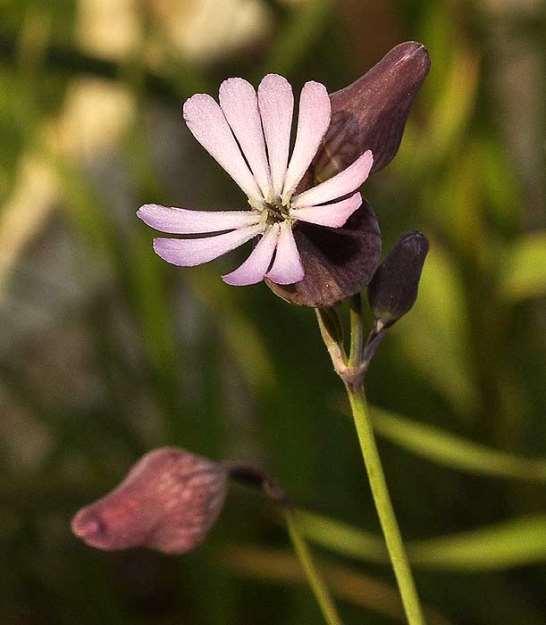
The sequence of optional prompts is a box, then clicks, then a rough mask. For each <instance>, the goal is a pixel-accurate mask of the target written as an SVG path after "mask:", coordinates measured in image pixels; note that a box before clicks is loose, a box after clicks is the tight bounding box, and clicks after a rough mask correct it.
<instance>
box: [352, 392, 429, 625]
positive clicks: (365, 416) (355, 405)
mask: <svg viewBox="0 0 546 625" xmlns="http://www.w3.org/2000/svg"><path fill="white" fill-rule="evenodd" d="M346 388H347V393H348V395H349V401H350V403H351V409H352V412H353V418H354V422H355V426H356V431H357V433H358V440H359V442H360V448H361V450H362V457H363V458H364V464H365V466H366V471H367V473H368V479H369V481H370V487H371V490H372V495H373V498H374V502H375V507H376V509H377V514H378V516H379V521H380V523H381V528H382V530H383V535H384V537H385V542H386V544H387V550H388V552H389V556H390V559H391V563H392V567H393V569H394V574H395V576H396V581H397V582H398V588H399V590H400V595H401V597H402V604H403V605H404V610H405V612H406V617H407V619H408V623H409V624H410V625H424V623H425V621H424V618H423V612H422V610H421V605H420V602H419V596H418V595H417V590H416V588H415V582H414V581H413V575H412V572H411V568H410V565H409V561H408V557H407V555H406V550H405V547H404V543H403V542H402V536H401V534H400V528H399V527H398V522H397V520H396V516H395V514H394V510H393V507H392V503H391V498H390V495H389V490H388V488H387V482H386V480H385V474H384V472H383V466H382V464H381V459H380V457H379V452H378V449H377V444H376V441H375V435H374V431H373V427H372V423H371V420H370V414H369V410H368V404H367V402H366V397H365V394H364V389H363V388H362V386H360V387H358V388H356V389H355V388H351V387H350V386H348V385H346Z"/></svg>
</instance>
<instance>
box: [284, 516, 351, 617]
mask: <svg viewBox="0 0 546 625" xmlns="http://www.w3.org/2000/svg"><path fill="white" fill-rule="evenodd" d="M297 515H298V513H297V511H296V510H294V509H293V508H291V507H290V506H287V507H285V508H284V519H285V521H286V526H287V528H288V534H289V536H290V540H291V541H292V546H293V547H294V551H295V553H296V555H297V557H298V559H299V561H300V564H301V568H302V569H303V572H304V573H305V577H306V578H307V582H308V583H309V586H310V588H311V590H312V591H313V594H314V595H315V599H316V600H317V603H318V605H319V607H320V610H321V612H322V615H323V616H324V620H325V621H326V623H327V624H328V625H342V621H341V618H340V616H339V614H338V611H337V608H336V605H335V603H334V599H333V597H332V595H331V594H330V591H329V590H328V586H327V585H326V583H325V581H324V580H323V578H322V576H321V574H320V572H319V570H318V568H317V567H316V565H315V563H314V561H313V558H312V556H311V551H310V550H309V547H308V545H307V542H306V541H305V539H304V537H303V533H302V532H301V530H300V525H299V520H298V516H297Z"/></svg>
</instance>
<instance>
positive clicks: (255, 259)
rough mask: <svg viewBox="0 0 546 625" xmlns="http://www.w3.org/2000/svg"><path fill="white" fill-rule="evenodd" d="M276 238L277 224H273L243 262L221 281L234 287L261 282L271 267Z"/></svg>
mask: <svg viewBox="0 0 546 625" xmlns="http://www.w3.org/2000/svg"><path fill="white" fill-rule="evenodd" d="M278 238H279V224H275V225H273V226H271V227H270V228H269V229H268V230H267V231H266V232H265V234H264V235H263V237H262V238H261V239H260V241H259V242H258V244H257V245H256V247H255V248H254V249H253V250H252V252H251V254H250V256H249V257H248V258H247V259H246V260H245V262H244V263H243V264H242V265H241V266H240V267H238V268H237V269H235V271H232V272H231V273H228V274H227V275H225V276H222V280H223V281H224V282H227V283H228V284H232V285H234V286H247V285H249V284H256V283H257V282H261V281H262V280H263V279H264V276H265V273H266V271H267V270H268V269H269V265H271V259H272V258H273V253H274V252H275V247H276V245H277V240H278Z"/></svg>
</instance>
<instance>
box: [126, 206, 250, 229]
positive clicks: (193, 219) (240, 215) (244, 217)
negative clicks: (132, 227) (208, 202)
mask: <svg viewBox="0 0 546 625" xmlns="http://www.w3.org/2000/svg"><path fill="white" fill-rule="evenodd" d="M137 215H138V217H140V219H142V221H143V222H144V223H145V224H147V225H148V226H150V227H151V228H155V230H159V231H160V232H169V233H170V234H205V233H208V232H221V231H222V230H233V228H242V227H243V226H254V225H256V224H257V223H258V222H259V221H260V219H261V215H260V213H259V212H257V211H252V212H251V211H247V210H245V211H193V210H187V209H185V208H175V207H168V206H161V205H160V204H144V206H141V207H140V208H139V209H138V211H137Z"/></svg>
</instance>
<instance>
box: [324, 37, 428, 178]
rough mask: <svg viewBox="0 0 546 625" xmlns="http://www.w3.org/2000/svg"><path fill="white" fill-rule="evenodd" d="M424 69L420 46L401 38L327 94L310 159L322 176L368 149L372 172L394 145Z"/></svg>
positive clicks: (425, 60)
mask: <svg viewBox="0 0 546 625" xmlns="http://www.w3.org/2000/svg"><path fill="white" fill-rule="evenodd" d="M429 69H430V58H429V55H428V52H427V50H426V48H425V47H424V46H423V45H422V44H420V43H417V42H415V41H408V42H406V43H401V44H399V45H397V46H396V47H394V48H393V49H392V50H390V51H389V52H388V53H387V54H386V55H385V56H384V57H383V58H382V59H381V60H380V61H379V63H377V64H376V65H374V66H373V67H372V68H371V69H370V70H369V71H367V72H366V73H365V74H364V75H363V76H362V77H361V78H359V79H358V80H356V81H355V82H354V83H352V84H351V85H349V86H348V87H345V88H343V89H341V90H339V91H336V92H335V93H332V94H331V95H330V100H331V102H332V121H331V123H330V128H329V129H328V132H327V133H326V137H325V138H324V141H323V147H322V150H320V151H319V153H318V154H317V156H316V157H315V160H314V163H313V165H312V167H313V169H314V177H315V180H324V179H327V178H330V177H331V176H333V175H335V174H337V173H338V172H339V171H341V170H342V169H344V168H345V167H347V166H348V165H350V164H351V163H352V162H353V161H354V160H355V159H356V158H357V157H358V156H359V155H360V154H362V153H363V152H364V151H365V150H371V151H372V153H373V158H374V163H373V168H372V172H376V171H379V170H380V169H383V167H385V166H386V165H388V164H389V163H390V162H391V160H392V159H393V158H394V155H395V154H396V152H397V151H398V147H399V145H400V141H401V139H402V133H403V132H404V126H405V125H406V120H407V118H408V115H409V111H410V108H411V105H412V104H413V101H414V99H415V96H416V95H417V92H418V91H419V88H420V87H421V84H422V83H423V81H424V79H425V78H426V75H427V74H428V71H429Z"/></svg>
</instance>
